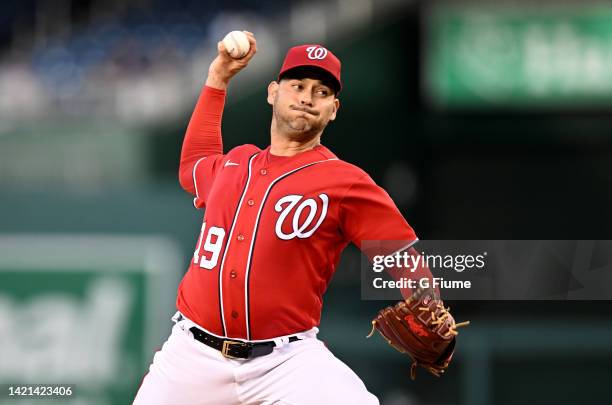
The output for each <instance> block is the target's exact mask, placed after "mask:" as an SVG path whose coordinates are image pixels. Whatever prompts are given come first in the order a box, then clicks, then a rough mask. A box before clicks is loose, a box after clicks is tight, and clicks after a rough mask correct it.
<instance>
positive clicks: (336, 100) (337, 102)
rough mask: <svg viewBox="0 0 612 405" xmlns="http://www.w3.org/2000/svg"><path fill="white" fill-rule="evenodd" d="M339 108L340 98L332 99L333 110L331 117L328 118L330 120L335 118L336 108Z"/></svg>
mask: <svg viewBox="0 0 612 405" xmlns="http://www.w3.org/2000/svg"><path fill="white" fill-rule="evenodd" d="M339 108H340V100H338V99H335V100H334V112H333V113H332V115H331V117H330V118H329V120H330V121H333V120H335V119H336V115H338V109H339Z"/></svg>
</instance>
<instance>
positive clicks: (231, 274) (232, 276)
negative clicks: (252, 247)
mask: <svg viewBox="0 0 612 405" xmlns="http://www.w3.org/2000/svg"><path fill="white" fill-rule="evenodd" d="M237 276H238V273H236V270H232V271H230V277H231V278H236V277H237Z"/></svg>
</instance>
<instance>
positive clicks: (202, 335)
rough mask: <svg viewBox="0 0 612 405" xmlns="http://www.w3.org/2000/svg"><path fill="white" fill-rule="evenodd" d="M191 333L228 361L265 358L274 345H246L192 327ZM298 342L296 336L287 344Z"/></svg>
mask: <svg viewBox="0 0 612 405" xmlns="http://www.w3.org/2000/svg"><path fill="white" fill-rule="evenodd" d="M189 330H190V331H191V333H193V338H194V339H195V340H197V341H198V342H202V343H204V344H205V345H207V346H210V347H212V348H213V349H217V350H219V351H220V352H221V354H222V355H223V356H225V357H227V358H230V359H252V358H254V357H259V356H265V355H266V354H270V353H272V350H274V347H275V346H276V343H274V342H272V341H269V342H260V343H247V342H241V341H240V340H232V339H223V338H218V337H216V336H213V335H211V334H210V333H206V332H204V331H203V330H201V329H199V328H196V327H195V326H192V327H191V328H189ZM297 340H300V339H299V338H298V337H297V336H291V337H290V338H289V343H291V342H295V341H297Z"/></svg>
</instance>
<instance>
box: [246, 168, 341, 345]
mask: <svg viewBox="0 0 612 405" xmlns="http://www.w3.org/2000/svg"><path fill="white" fill-rule="evenodd" d="M331 160H338V158H331V159H325V160H319V161H316V162H311V163H308V164H306V165H304V166H300V167H298V168H297V169H293V170H291V171H289V172H287V173H284V174H281V175H280V176H278V177H277V178H275V179H274V180H272V182H271V183H270V184H269V185H268V188H267V189H266V192H265V193H264V196H263V198H262V199H261V204H260V205H259V210H258V211H257V218H256V219H255V226H253V232H252V233H251V246H249V256H248V258H247V265H246V274H245V277H244V304H245V309H246V310H245V312H246V313H245V315H246V316H245V319H246V331H247V339H250V338H251V331H250V328H249V323H250V322H249V317H250V316H249V284H248V283H249V272H250V271H251V257H252V255H253V246H254V244H255V235H256V232H257V226H258V225H259V218H260V217H261V211H262V210H263V206H264V204H265V202H266V199H267V198H268V194H269V193H270V190H271V189H272V186H274V185H275V184H276V183H277V182H278V181H279V180H282V179H283V178H285V177H287V176H289V175H290V174H292V173H295V172H297V171H298V170H301V169H303V168H305V167H308V166H312V165H316V164H317V163H323V162H329V161H331ZM249 170H250V167H249Z"/></svg>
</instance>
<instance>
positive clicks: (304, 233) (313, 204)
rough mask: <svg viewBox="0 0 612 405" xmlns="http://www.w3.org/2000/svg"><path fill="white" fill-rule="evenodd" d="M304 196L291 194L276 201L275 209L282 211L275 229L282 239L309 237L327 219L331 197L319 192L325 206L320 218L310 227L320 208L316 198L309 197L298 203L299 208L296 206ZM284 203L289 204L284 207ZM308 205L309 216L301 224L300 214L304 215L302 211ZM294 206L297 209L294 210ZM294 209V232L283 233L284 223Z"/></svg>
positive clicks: (292, 223)
mask: <svg viewBox="0 0 612 405" xmlns="http://www.w3.org/2000/svg"><path fill="white" fill-rule="evenodd" d="M302 198H304V196H303V195H296V194H291V195H288V196H285V197H283V198H281V199H280V200H278V201H277V202H276V205H274V209H275V210H276V212H280V213H281V214H280V215H279V217H278V220H277V221H276V228H275V230H276V236H278V237H279V238H281V239H282V240H290V239H293V238H295V237H298V238H300V239H305V238H309V237H310V236H312V234H313V233H314V232H315V231H316V230H317V228H319V226H320V225H321V223H322V222H323V220H324V219H325V216H326V215H327V206H328V205H329V197H328V196H327V195H326V194H319V198H320V199H321V202H322V203H323V208H322V210H321V214H320V216H319V219H318V220H317V223H316V224H315V225H314V226H313V227H311V228H310V229H308V227H310V225H311V224H312V221H313V220H314V218H315V215H316V213H317V211H318V210H319V204H318V203H317V201H316V200H315V199H314V198H308V199H306V200H304V201H302V203H301V204H300V205H298V206H297V208H295V206H296V205H297V204H298V203H299V202H300V201H301V200H302ZM284 204H287V205H286V206H285V207H284V208H283V205H284ZM306 207H308V208H309V211H308V216H307V217H306V219H305V220H304V222H303V223H302V224H300V216H301V215H302V211H303V210H305V209H306ZM294 208H295V211H294V210H293V209H294ZM292 211H293V220H292V221H291V225H292V228H293V232H291V233H283V224H284V223H285V219H286V218H287V216H288V215H289V214H290V213H291V212H292Z"/></svg>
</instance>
